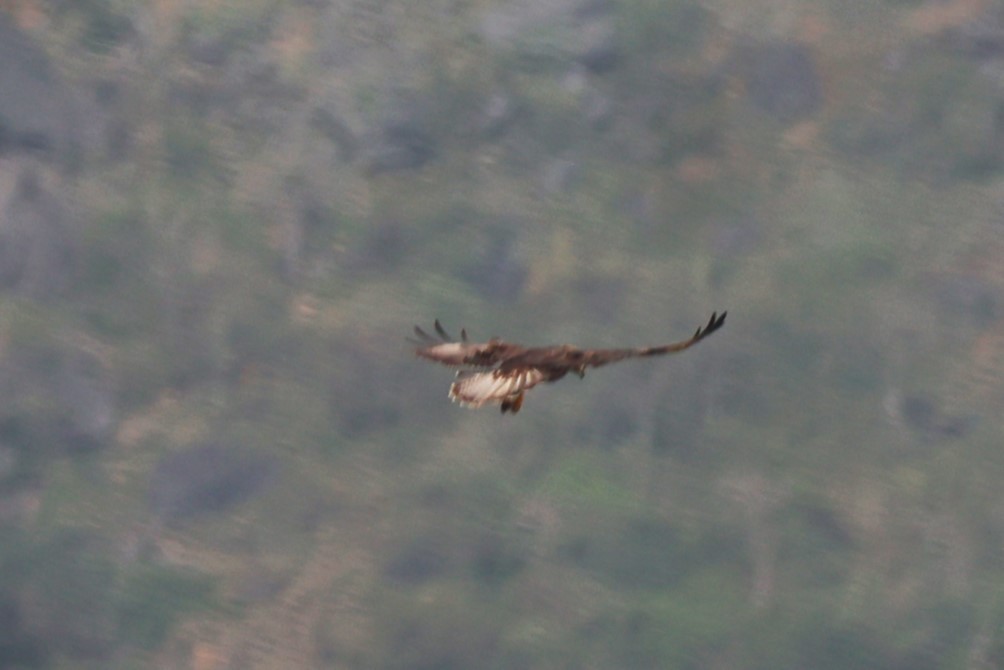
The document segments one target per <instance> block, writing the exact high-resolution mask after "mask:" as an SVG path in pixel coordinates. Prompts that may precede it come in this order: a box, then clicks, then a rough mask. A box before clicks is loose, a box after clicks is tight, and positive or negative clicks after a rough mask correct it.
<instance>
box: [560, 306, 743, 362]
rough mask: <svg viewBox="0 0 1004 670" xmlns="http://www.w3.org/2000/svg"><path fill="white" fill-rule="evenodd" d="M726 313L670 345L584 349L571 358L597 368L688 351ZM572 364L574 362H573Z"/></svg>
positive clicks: (714, 315) (710, 332) (718, 322)
mask: <svg viewBox="0 0 1004 670" xmlns="http://www.w3.org/2000/svg"><path fill="white" fill-rule="evenodd" d="M727 314H728V312H722V313H721V315H719V314H718V313H717V312H712V313H711V319H710V320H709V321H708V323H707V325H705V326H704V327H703V328H698V329H697V332H695V333H694V335H693V337H690V338H688V339H686V340H681V341H680V342H673V343H672V344H663V345H660V346H657V347H640V348H637V349H585V350H582V351H581V353H580V354H576V353H575V352H573V353H572V354H571V356H570V357H571V358H572V359H574V358H576V357H578V358H580V359H581V365H583V366H589V367H594V368H595V367H599V366H601V365H606V364H608V363H615V362H617V361H622V360H624V359H625V358H639V357H644V356H662V355H663V354H673V353H676V352H678V351H683V350H684V349H689V348H690V347H692V346H694V345H695V344H697V343H698V342H700V341H701V340H703V339H704V338H706V337H708V336H709V335H711V334H712V333H713V332H715V331H716V330H718V329H719V328H721V327H722V324H724V323H725V316H726V315H727ZM573 363H574V360H573Z"/></svg>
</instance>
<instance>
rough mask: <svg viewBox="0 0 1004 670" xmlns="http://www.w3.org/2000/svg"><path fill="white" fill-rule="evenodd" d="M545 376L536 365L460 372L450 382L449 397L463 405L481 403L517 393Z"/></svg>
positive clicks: (485, 403)
mask: <svg viewBox="0 0 1004 670" xmlns="http://www.w3.org/2000/svg"><path fill="white" fill-rule="evenodd" d="M545 379H546V375H545V374H544V373H543V372H542V371H541V370H538V369H537V368H518V369H513V370H509V369H507V370H500V369H495V370H485V371H483V372H473V371H471V372H459V373H457V381H455V382H453V384H452V385H451V386H450V399H451V400H453V401H454V402H458V403H460V404H461V405H463V406H465V407H483V406H485V405H487V404H488V403H491V402H502V401H503V400H505V399H506V398H511V397H513V396H517V395H519V394H521V393H522V392H523V391H526V390H527V389H530V388H533V387H534V386H536V385H537V384H539V383H540V382H542V381H544V380H545ZM516 411H518V409H517V410H516Z"/></svg>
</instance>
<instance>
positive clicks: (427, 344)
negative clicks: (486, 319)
mask: <svg viewBox="0 0 1004 670" xmlns="http://www.w3.org/2000/svg"><path fill="white" fill-rule="evenodd" d="M435 328H436V333H437V334H438V335H439V337H438V338H436V337H433V336H432V335H430V334H428V333H427V332H425V331H424V330H422V329H421V328H419V327H418V326H415V336H416V337H417V338H418V339H413V338H408V341H409V342H411V343H412V344H415V345H417V347H416V349H415V354H416V355H417V356H421V357H422V358H426V359H428V360H430V361H436V362H437V363H442V364H443V365H455V366H471V367H479V368H490V367H493V366H495V364H497V363H498V362H499V361H500V360H502V359H503V358H504V357H505V356H506V355H507V354H509V353H511V352H513V351H515V350H518V349H520V348H521V347H517V346H516V345H512V344H508V343H506V342H502V341H501V340H489V341H488V342H482V343H474V342H468V340H467V331H466V330H464V329H461V330H460V341H459V342H458V341H456V340H454V339H453V338H452V337H450V336H449V334H447V332H446V329H445V328H443V326H442V324H441V323H439V319H436V323H435Z"/></svg>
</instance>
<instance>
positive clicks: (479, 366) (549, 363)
mask: <svg viewBox="0 0 1004 670" xmlns="http://www.w3.org/2000/svg"><path fill="white" fill-rule="evenodd" d="M726 314H728V312H722V313H721V316H719V315H718V313H717V312H713V313H712V314H711V319H710V320H709V321H708V323H707V325H705V326H704V327H703V328H698V329H697V332H695V333H694V335H693V337H690V338H689V339H686V340H682V341H680V342H674V343H673V344H664V345H661V346H656V347H640V348H636V349H580V348H578V347H574V346H572V345H570V344H559V345H552V346H546V347H524V346H522V345H519V344H512V343H509V342H504V341H502V340H500V339H498V338H493V339H491V340H488V341H487V342H481V343H474V342H469V341H468V339H467V331H466V330H463V329H462V330H461V331H460V341H457V340H454V339H453V338H452V337H450V336H449V335H447V333H446V330H445V329H444V328H443V326H442V325H441V324H440V323H439V320H438V319H437V320H436V323H435V327H436V333H437V334H438V335H439V337H438V338H437V337H434V336H432V335H430V334H428V333H426V332H425V331H424V330H422V329H421V328H419V327H418V326H415V335H416V336H417V337H418V339H417V340H415V339H411V338H408V340H409V342H411V343H413V344H415V345H417V347H418V348H417V349H415V354H416V355H418V356H421V357H422V358H427V359H429V360H431V361H436V362H437V363H442V364H443V365H452V366H455V367H459V368H461V369H460V370H459V371H458V372H457V379H456V381H454V382H453V384H452V385H451V386H450V399H451V400H453V401H454V402H458V403H460V404H461V405H462V406H464V407H484V406H485V405H488V404H490V403H494V402H497V403H500V404H501V406H502V413H503V414H505V413H506V412H512V413H513V414H515V413H516V412H518V411H519V409H520V407H522V406H523V394H524V393H526V391H528V390H529V389H531V388H533V387H534V386H536V385H537V384H540V383H541V382H554V381H558V380H559V379H561V378H562V377H564V376H565V375H567V374H568V373H569V372H575V373H576V374H578V375H579V377H584V376H585V375H586V368H588V367H594V368H598V367H600V366H601V365H606V364H607V363H614V362H616V361H622V360H624V359H626V358H639V357H643V356H661V355H663V354H672V353H675V352H677V351H683V350H684V349H687V348H689V347H692V346H693V345H695V344H697V343H698V342H700V341H701V340H703V339H704V338H706V337H707V336H708V335H710V334H711V333H713V332H715V331H716V330H718V329H719V328H721V327H722V324H723V323H725V315H726Z"/></svg>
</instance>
